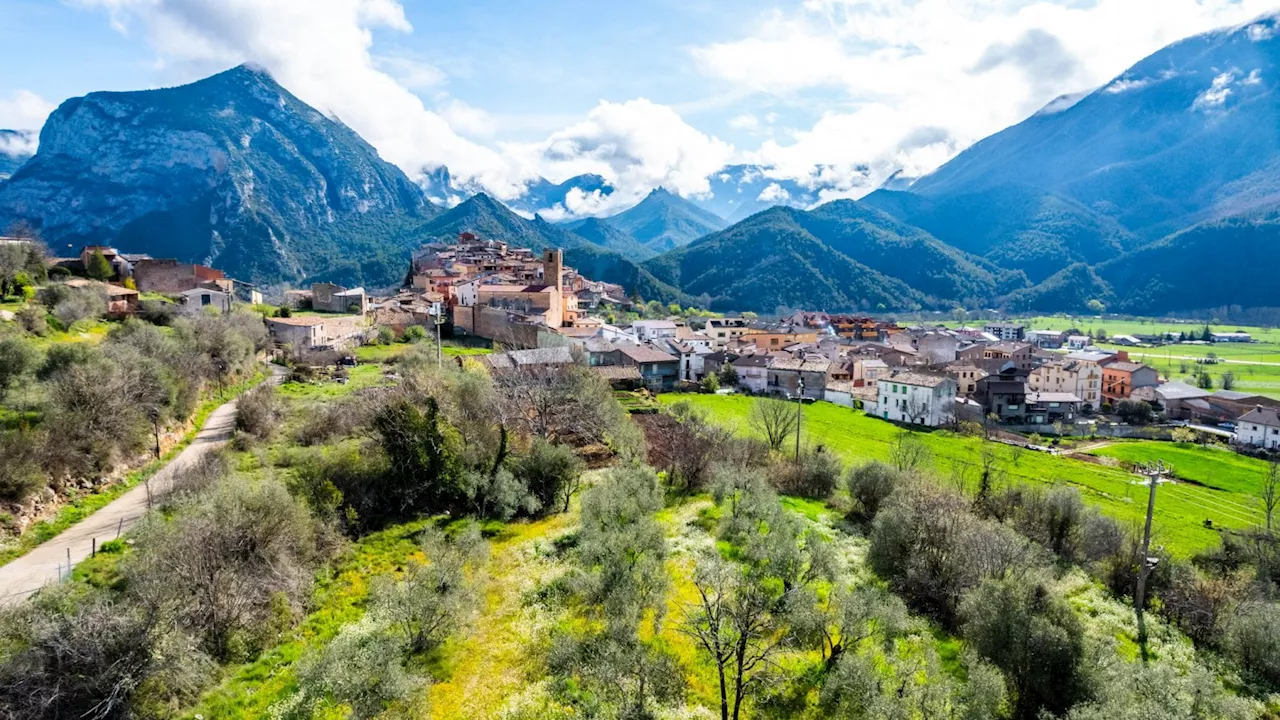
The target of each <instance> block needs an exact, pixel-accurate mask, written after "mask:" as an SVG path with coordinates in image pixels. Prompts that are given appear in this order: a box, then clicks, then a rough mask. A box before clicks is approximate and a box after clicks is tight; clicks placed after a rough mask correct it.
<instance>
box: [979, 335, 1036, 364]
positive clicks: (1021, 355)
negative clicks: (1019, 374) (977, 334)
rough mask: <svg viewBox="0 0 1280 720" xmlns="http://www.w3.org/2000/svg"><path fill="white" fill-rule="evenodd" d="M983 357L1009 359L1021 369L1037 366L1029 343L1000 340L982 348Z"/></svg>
mask: <svg viewBox="0 0 1280 720" xmlns="http://www.w3.org/2000/svg"><path fill="white" fill-rule="evenodd" d="M982 357H983V358H985V359H987V360H1007V361H1009V362H1012V363H1013V364H1014V366H1015V367H1017V368H1018V369H1019V370H1030V369H1031V368H1032V367H1034V366H1035V356H1034V354H1033V352H1032V348H1031V346H1030V345H1028V344H1027V343H1021V342H1004V341H1002V342H998V343H994V344H991V345H987V346H986V347H984V348H983V349H982Z"/></svg>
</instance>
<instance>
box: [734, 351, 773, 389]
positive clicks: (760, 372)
mask: <svg viewBox="0 0 1280 720" xmlns="http://www.w3.org/2000/svg"><path fill="white" fill-rule="evenodd" d="M769 363H770V359H769V356H768V355H767V354H766V353H757V354H755V355H741V356H739V357H738V358H737V359H735V360H734V361H733V362H732V363H730V364H731V365H733V369H734V371H736V372H737V373H738V385H739V387H743V388H746V389H747V390H750V391H751V392H753V393H762V392H764V391H765V389H766V388H767V387H768V386H769Z"/></svg>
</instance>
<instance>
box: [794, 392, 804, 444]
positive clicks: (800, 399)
mask: <svg viewBox="0 0 1280 720" xmlns="http://www.w3.org/2000/svg"><path fill="white" fill-rule="evenodd" d="M799 388H800V392H799V393H798V394H797V395H796V462H800V419H801V417H803V415H802V414H801V412H800V411H801V410H803V409H804V375H800V384H799Z"/></svg>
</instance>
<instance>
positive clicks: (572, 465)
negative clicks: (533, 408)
mask: <svg viewBox="0 0 1280 720" xmlns="http://www.w3.org/2000/svg"><path fill="white" fill-rule="evenodd" d="M512 470H513V471H514V473H515V476H516V478H517V479H518V480H520V481H521V482H522V483H523V484H524V486H525V487H526V488H528V489H529V492H531V493H533V496H534V497H536V498H537V499H538V502H539V504H540V506H541V508H542V509H543V511H545V512H555V511H557V510H558V511H559V512H568V510H569V501H570V499H571V498H572V497H573V493H574V492H576V491H577V490H578V487H579V486H580V484H581V478H582V470H583V465H582V461H581V460H579V459H578V456H577V455H576V454H574V452H573V450H571V449H569V448H567V447H565V446H563V445H554V444H552V443H549V442H547V441H546V440H543V439H542V438H535V439H534V441H533V445H532V446H531V447H530V448H529V452H528V454H526V455H525V456H523V457H521V458H518V459H517V460H516V461H515V463H514V464H513V468H512Z"/></svg>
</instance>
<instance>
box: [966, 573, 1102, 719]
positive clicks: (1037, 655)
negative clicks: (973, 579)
mask: <svg viewBox="0 0 1280 720" xmlns="http://www.w3.org/2000/svg"><path fill="white" fill-rule="evenodd" d="M960 615H961V617H962V618H963V626H962V634H963V636H964V639H965V641H966V642H967V643H969V644H970V646H971V647H972V648H973V649H974V650H975V651H976V652H977V653H978V654H979V655H981V656H983V657H984V658H986V659H988V660H990V661H991V662H992V663H993V664H994V665H995V666H996V667H998V668H1000V669H1001V670H1003V671H1004V673H1005V677H1006V678H1008V680H1009V685H1010V690H1011V691H1012V693H1011V694H1012V696H1013V703H1014V714H1013V716H1014V717H1015V718H1022V719H1027V720H1031V719H1034V718H1037V717H1040V714H1041V711H1046V710H1047V711H1048V712H1051V713H1054V714H1055V715H1056V714H1061V713H1062V712H1064V711H1065V710H1067V709H1068V708H1070V707H1071V705H1072V704H1074V703H1075V702H1076V700H1077V699H1079V698H1081V697H1083V696H1084V695H1085V693H1086V691H1087V687H1086V683H1085V678H1084V672H1083V669H1082V667H1081V664H1082V663H1081V661H1082V660H1083V658H1084V631H1083V629H1082V628H1081V626H1080V621H1079V620H1078V619H1077V618H1076V616H1075V613H1074V611H1072V609H1071V607H1070V606H1069V605H1068V604H1067V603H1066V602H1065V601H1063V600H1062V599H1061V598H1057V597H1054V596H1053V595H1052V594H1051V593H1050V592H1049V590H1048V589H1047V588H1046V587H1045V586H1044V585H1043V584H1041V583H1039V582H1035V581H1030V580H1016V579H1015V580H996V579H989V580H986V581H984V582H983V583H982V584H981V585H979V586H978V587H976V588H974V590H973V591H972V592H970V593H968V594H967V595H966V597H965V599H964V602H963V604H962V605H961V608H960Z"/></svg>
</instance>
